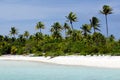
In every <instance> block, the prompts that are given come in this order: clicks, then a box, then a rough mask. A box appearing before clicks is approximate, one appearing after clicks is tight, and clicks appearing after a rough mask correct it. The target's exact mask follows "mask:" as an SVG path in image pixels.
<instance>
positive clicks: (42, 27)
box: [35, 21, 45, 33]
mask: <svg viewBox="0 0 120 80" xmlns="http://www.w3.org/2000/svg"><path fill="white" fill-rule="evenodd" d="M35 28H36V29H37V30H39V29H40V33H41V29H44V28H45V25H44V23H42V22H41V21H40V22H38V23H37V25H36V26H35Z"/></svg>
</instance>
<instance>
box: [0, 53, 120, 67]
mask: <svg viewBox="0 0 120 80" xmlns="http://www.w3.org/2000/svg"><path fill="white" fill-rule="evenodd" d="M0 60H22V61H38V62H46V63H54V64H62V65H78V66H90V67H101V68H120V56H59V57H55V58H50V57H29V56H19V55H16V56H13V55H4V56H1V57H0Z"/></svg>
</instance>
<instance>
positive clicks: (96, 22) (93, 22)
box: [90, 17, 100, 33]
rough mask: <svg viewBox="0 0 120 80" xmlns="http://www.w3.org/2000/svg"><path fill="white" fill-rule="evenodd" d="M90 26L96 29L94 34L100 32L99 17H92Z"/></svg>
mask: <svg viewBox="0 0 120 80" xmlns="http://www.w3.org/2000/svg"><path fill="white" fill-rule="evenodd" d="M90 24H91V27H92V28H93V29H94V33H95V32H96V30H98V31H100V29H99V27H100V24H99V19H98V18H97V17H92V19H90Z"/></svg>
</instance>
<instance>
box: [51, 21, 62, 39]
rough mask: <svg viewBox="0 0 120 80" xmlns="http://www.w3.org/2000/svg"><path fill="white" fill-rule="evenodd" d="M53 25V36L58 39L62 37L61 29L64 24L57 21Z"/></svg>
mask: <svg viewBox="0 0 120 80" xmlns="http://www.w3.org/2000/svg"><path fill="white" fill-rule="evenodd" d="M51 27H52V28H51V32H52V36H53V37H54V38H55V39H57V40H58V38H60V37H61V34H60V31H61V30H62V26H61V25H60V23H59V22H56V23H54V24H53V25H52V26H51Z"/></svg>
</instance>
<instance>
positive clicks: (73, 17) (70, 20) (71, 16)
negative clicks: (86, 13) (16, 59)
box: [66, 12, 77, 30]
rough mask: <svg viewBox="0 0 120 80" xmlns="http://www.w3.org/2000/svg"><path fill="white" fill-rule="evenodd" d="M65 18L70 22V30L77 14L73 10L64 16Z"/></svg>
mask: <svg viewBox="0 0 120 80" xmlns="http://www.w3.org/2000/svg"><path fill="white" fill-rule="evenodd" d="M66 18H67V20H68V21H69V22H70V24H71V28H72V30H73V29H74V28H73V22H76V21H77V16H76V14H75V13H73V12H70V13H69V15H68V16H66Z"/></svg>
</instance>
